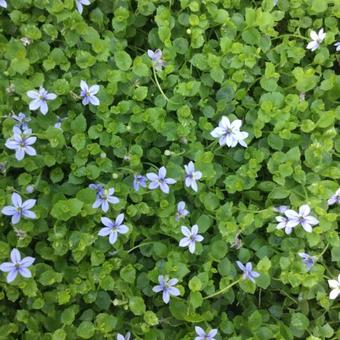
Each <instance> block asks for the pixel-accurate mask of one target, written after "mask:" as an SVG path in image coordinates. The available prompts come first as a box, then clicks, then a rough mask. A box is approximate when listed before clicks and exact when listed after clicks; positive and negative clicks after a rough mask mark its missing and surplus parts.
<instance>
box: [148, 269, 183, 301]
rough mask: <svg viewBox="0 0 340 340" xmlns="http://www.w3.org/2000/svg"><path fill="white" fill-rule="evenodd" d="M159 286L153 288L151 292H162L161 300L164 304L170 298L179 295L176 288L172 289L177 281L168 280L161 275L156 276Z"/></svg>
mask: <svg viewBox="0 0 340 340" xmlns="http://www.w3.org/2000/svg"><path fill="white" fill-rule="evenodd" d="M158 282H159V285H157V286H154V287H153V288H152V291H154V292H155V293H160V292H162V298H163V301H164V303H169V301H170V296H171V295H172V296H178V295H180V291H179V289H178V288H176V287H174V285H175V284H177V282H178V280H177V279H169V278H168V277H164V276H163V275H159V276H158Z"/></svg>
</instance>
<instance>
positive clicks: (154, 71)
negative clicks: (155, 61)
mask: <svg viewBox="0 0 340 340" xmlns="http://www.w3.org/2000/svg"><path fill="white" fill-rule="evenodd" d="M152 70H153V75H154V78H155V81H156V84H157V87H158V89H159V91H160V92H161V94H162V96H163V97H164V99H165V100H166V101H167V102H169V101H170V99H169V98H168V97H167V96H166V94H165V93H164V92H163V90H162V88H161V85H160V84H159V82H158V78H157V73H156V69H155V68H154V66H152Z"/></svg>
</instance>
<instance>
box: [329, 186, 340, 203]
mask: <svg viewBox="0 0 340 340" xmlns="http://www.w3.org/2000/svg"><path fill="white" fill-rule="evenodd" d="M327 203H328V205H333V204H335V203H336V204H340V188H339V189H338V190H337V191H336V192H335V194H334V195H333V196H332V197H331V198H330V199H329V200H328V201H327Z"/></svg>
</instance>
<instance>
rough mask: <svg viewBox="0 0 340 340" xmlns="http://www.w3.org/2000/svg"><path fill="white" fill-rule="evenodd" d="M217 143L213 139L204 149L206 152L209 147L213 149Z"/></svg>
mask: <svg viewBox="0 0 340 340" xmlns="http://www.w3.org/2000/svg"><path fill="white" fill-rule="evenodd" d="M217 142H218V141H217V139H215V140H214V141H213V142H211V143H210V144H209V145H208V146H207V147H206V148H205V149H206V150H207V149H210V148H211V147H213V146H214V145H216V143H217Z"/></svg>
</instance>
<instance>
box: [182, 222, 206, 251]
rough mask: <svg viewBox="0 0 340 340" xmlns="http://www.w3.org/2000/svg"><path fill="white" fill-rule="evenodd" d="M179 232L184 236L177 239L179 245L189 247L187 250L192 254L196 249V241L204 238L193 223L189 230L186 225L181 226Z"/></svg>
mask: <svg viewBox="0 0 340 340" xmlns="http://www.w3.org/2000/svg"><path fill="white" fill-rule="evenodd" d="M181 232H182V234H183V235H184V237H183V238H182V239H181V240H180V241H179V246H180V247H189V252H190V253H191V254H193V253H194V252H195V249H196V242H202V241H203V240H204V237H203V236H202V235H200V234H198V225H197V224H195V225H193V226H192V228H191V230H190V229H189V228H187V227H186V226H182V227H181Z"/></svg>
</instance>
